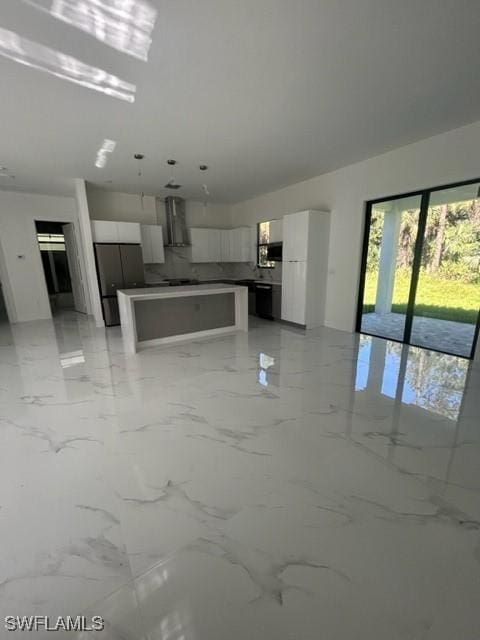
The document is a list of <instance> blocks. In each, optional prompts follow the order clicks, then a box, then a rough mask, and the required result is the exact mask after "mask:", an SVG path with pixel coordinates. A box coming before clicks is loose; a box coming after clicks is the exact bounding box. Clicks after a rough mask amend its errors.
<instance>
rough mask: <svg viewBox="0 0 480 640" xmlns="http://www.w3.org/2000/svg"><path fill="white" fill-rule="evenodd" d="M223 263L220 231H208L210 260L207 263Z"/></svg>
mask: <svg viewBox="0 0 480 640" xmlns="http://www.w3.org/2000/svg"><path fill="white" fill-rule="evenodd" d="M221 261H222V245H221V239H220V229H208V260H207V262H221Z"/></svg>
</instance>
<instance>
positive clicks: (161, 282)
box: [145, 278, 282, 288]
mask: <svg viewBox="0 0 480 640" xmlns="http://www.w3.org/2000/svg"><path fill="white" fill-rule="evenodd" d="M240 280H245V281H246V280H250V278H206V279H203V280H200V281H199V284H198V285H191V286H195V287H197V286H200V285H201V284H208V283H210V282H213V283H217V282H225V283H230V282H231V283H232V284H234V283H235V282H239V281H240ZM251 281H252V282H254V283H256V284H274V285H277V286H280V287H281V286H282V282H281V281H280V280H254V279H252V280H251ZM145 284H146V285H147V286H148V287H152V285H154V286H159V287H168V286H169V283H168V280H157V281H155V280H151V281H150V282H146V283H145ZM187 286H190V285H187ZM172 288H173V287H172Z"/></svg>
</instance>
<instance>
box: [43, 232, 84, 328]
mask: <svg viewBox="0 0 480 640" xmlns="http://www.w3.org/2000/svg"><path fill="white" fill-rule="evenodd" d="M35 226H36V230H37V239H38V245H39V248H40V256H41V259H42V265H43V272H44V274H45V283H46V286H47V291H48V297H49V300H50V309H51V311H52V316H55V315H58V314H59V313H62V312H64V311H68V310H70V311H79V312H80V313H86V311H87V310H86V304H85V291H84V288H83V282H82V278H81V270H80V263H79V257H78V251H77V245H76V240H75V234H74V230H73V224H71V223H63V222H50V221H36V222H35Z"/></svg>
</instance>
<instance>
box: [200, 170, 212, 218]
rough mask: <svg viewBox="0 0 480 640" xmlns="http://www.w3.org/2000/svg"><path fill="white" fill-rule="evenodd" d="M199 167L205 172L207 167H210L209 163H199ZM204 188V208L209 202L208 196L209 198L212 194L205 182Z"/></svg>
mask: <svg viewBox="0 0 480 640" xmlns="http://www.w3.org/2000/svg"><path fill="white" fill-rule="evenodd" d="M198 168H199V169H200V171H201V172H202V173H203V172H205V171H207V169H208V165H206V164H199V165H198ZM202 189H203V193H204V196H205V198H204V201H203V206H204V208H205V209H206V207H207V203H208V198H209V196H210V191H209V190H208V187H207V185H206V184H205V183H204V184H202Z"/></svg>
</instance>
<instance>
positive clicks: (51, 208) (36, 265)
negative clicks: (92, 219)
mask: <svg viewBox="0 0 480 640" xmlns="http://www.w3.org/2000/svg"><path fill="white" fill-rule="evenodd" d="M35 220H55V221H58V222H73V223H74V224H75V230H76V232H77V234H78V229H77V213H76V207H75V200H74V198H67V197H62V196H44V195H38V194H30V193H16V192H12V191H0V279H1V280H2V284H3V289H4V297H5V303H6V306H7V309H8V313H9V318H10V321H11V322H24V321H28V320H42V319H46V318H51V311H50V303H49V299H48V293H47V288H46V284H45V276H44V272H43V266H42V260H41V257H40V250H39V248H38V242H37V235H36V229H35ZM19 256H24V257H23V258H21V257H20V258H19Z"/></svg>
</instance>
